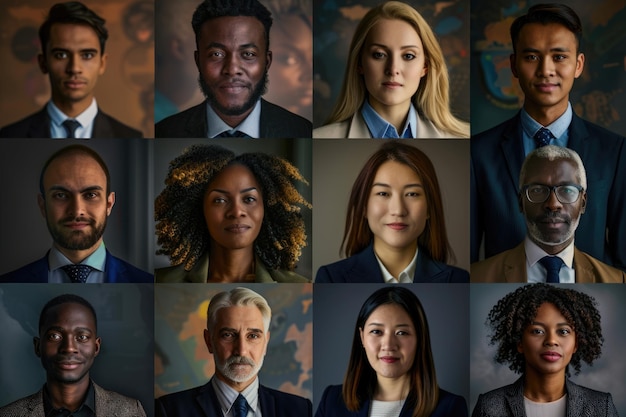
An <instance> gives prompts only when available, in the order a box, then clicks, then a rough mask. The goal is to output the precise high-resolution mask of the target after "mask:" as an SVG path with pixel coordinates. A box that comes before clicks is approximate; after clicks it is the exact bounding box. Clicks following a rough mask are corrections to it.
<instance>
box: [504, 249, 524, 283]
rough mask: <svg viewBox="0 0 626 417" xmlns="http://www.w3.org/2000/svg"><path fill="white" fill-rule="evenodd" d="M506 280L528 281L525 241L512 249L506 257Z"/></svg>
mask: <svg viewBox="0 0 626 417" xmlns="http://www.w3.org/2000/svg"><path fill="white" fill-rule="evenodd" d="M504 280H505V281H506V282H527V281H528V277H527V276H526V250H525V249H524V242H522V243H520V244H519V245H517V246H516V247H515V248H513V249H511V251H510V252H509V253H508V255H507V256H506V257H505V258H504Z"/></svg>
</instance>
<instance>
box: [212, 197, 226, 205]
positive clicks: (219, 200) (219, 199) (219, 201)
mask: <svg viewBox="0 0 626 417" xmlns="http://www.w3.org/2000/svg"><path fill="white" fill-rule="evenodd" d="M213 202H214V203H215V204H226V202H227V200H226V198H225V197H222V196H219V197H215V198H214V199H213Z"/></svg>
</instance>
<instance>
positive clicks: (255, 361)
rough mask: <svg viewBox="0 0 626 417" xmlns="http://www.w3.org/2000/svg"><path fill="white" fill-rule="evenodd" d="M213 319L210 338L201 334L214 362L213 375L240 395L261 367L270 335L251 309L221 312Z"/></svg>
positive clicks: (223, 310)
mask: <svg viewBox="0 0 626 417" xmlns="http://www.w3.org/2000/svg"><path fill="white" fill-rule="evenodd" d="M216 319H217V320H216V323H215V326H214V329H212V334H210V333H209V331H208V330H205V331H204V341H205V343H206V345H207V348H208V349H209V352H210V353H212V354H213V359H214V360H215V374H216V376H217V377H218V378H219V379H220V380H222V381H224V382H225V383H227V384H228V385H229V386H231V387H232V388H234V389H236V390H237V391H239V392H241V391H242V390H244V389H245V388H246V387H247V386H248V385H250V384H251V383H252V382H253V381H254V378H256V376H257V373H258V372H259V370H260V369H261V366H263V359H264V357H265V353H266V351H267V344H268V342H269V340H270V334H269V332H265V326H264V324H263V315H262V314H261V311H260V310H259V309H258V308H257V307H256V306H254V305H252V306H233V307H225V308H222V309H220V310H218V312H217V317H216Z"/></svg>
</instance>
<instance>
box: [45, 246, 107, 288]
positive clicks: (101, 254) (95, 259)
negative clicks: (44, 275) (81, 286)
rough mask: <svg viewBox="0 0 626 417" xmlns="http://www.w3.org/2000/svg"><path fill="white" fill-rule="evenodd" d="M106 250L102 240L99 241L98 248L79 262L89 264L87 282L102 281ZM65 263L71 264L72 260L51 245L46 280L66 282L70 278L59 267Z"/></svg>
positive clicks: (69, 281) (54, 282)
mask: <svg viewBox="0 0 626 417" xmlns="http://www.w3.org/2000/svg"><path fill="white" fill-rule="evenodd" d="M106 259H107V251H106V248H105V247H104V242H101V243H100V246H99V247H98V249H96V250H95V251H94V252H93V253H92V254H91V255H89V256H88V257H86V258H85V259H83V261H82V262H80V263H81V264H82V265H89V266H90V267H92V268H93V270H92V271H91V272H90V273H89V276H88V277H87V281H86V283H87V284H96V283H103V282H104V267H105V265H106ZM65 265H72V261H70V260H69V259H67V257H66V256H65V255H63V254H62V253H61V251H59V250H58V249H57V248H56V247H54V246H53V247H52V249H50V252H49V253H48V268H49V269H48V282H49V283H53V284H67V283H71V282H72V280H71V279H70V277H68V276H67V274H66V273H65V271H63V270H62V269H61V267H63V266H65Z"/></svg>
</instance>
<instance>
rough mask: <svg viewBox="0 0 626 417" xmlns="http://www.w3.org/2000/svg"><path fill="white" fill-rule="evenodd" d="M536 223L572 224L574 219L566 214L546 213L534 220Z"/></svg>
mask: <svg viewBox="0 0 626 417" xmlns="http://www.w3.org/2000/svg"><path fill="white" fill-rule="evenodd" d="M534 221H535V223H557V222H562V223H567V224H571V223H572V217H571V216H570V215H568V214H566V213H559V212H557V211H550V212H546V213H544V214H542V215H540V216H537V217H535V218H534Z"/></svg>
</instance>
